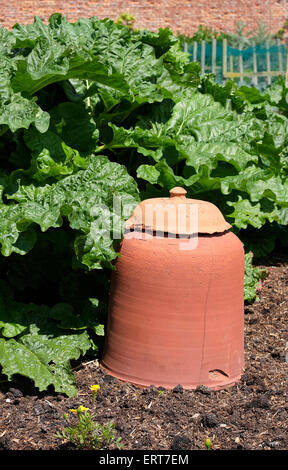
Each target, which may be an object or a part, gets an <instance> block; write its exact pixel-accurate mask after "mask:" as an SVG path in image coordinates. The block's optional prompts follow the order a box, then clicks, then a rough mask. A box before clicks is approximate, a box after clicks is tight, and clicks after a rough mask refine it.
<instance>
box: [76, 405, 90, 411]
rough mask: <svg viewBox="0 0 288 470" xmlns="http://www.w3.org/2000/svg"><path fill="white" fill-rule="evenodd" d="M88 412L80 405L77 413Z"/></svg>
mask: <svg viewBox="0 0 288 470" xmlns="http://www.w3.org/2000/svg"><path fill="white" fill-rule="evenodd" d="M88 410H89V408H85V406H82V405H80V406H79V407H78V410H77V411H79V412H80V413H83V412H84V411H88Z"/></svg>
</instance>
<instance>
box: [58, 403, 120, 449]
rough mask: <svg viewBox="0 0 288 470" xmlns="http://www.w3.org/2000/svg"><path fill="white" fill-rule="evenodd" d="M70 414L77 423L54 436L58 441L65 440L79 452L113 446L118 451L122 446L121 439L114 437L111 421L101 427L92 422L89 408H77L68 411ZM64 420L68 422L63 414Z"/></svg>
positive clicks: (113, 427) (67, 418)
mask: <svg viewBox="0 0 288 470" xmlns="http://www.w3.org/2000/svg"><path fill="white" fill-rule="evenodd" d="M69 411H70V413H73V414H76V415H77V419H78V421H77V422H76V424H73V425H71V426H67V427H65V428H64V429H63V431H62V432H61V433H60V432H57V434H56V436H57V437H58V438H60V439H67V440H68V441H70V442H72V443H73V444H74V445H75V446H76V448H77V449H80V450H84V449H85V450H97V449H103V448H107V447H108V446H109V445H111V444H114V445H116V447H117V448H118V449H121V448H122V447H123V446H122V444H121V438H120V437H118V438H117V437H116V435H115V424H114V423H112V422H111V421H110V422H109V423H107V424H105V425H101V424H99V423H97V422H95V421H94V420H93V416H92V415H91V413H90V411H89V408H86V407H85V406H79V408H77V409H76V410H75V409H70V410H69ZM64 418H65V420H66V421H67V422H69V416H68V415H67V413H65V414H64Z"/></svg>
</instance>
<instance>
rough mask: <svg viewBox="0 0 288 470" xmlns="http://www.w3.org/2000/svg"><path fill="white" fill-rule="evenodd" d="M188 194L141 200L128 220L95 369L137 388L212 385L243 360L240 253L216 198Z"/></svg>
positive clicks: (227, 378)
mask: <svg viewBox="0 0 288 470" xmlns="http://www.w3.org/2000/svg"><path fill="white" fill-rule="evenodd" d="M185 194H186V191H185V190H184V189H183V188H174V189H173V190H171V191H170V198H157V199H148V200H146V201H143V202H141V203H140V204H139V206H138V207H137V208H136V209H135V211H134V213H133V215H132V216H131V217H130V219H129V220H128V221H127V223H126V228H127V233H126V235H125V237H124V240H123V242H122V245H121V255H120V258H119V259H118V260H117V262H116V271H115V272H114V273H113V275H112V282H111V295H110V306H109V315H108V325H107V335H106V344H105V348H104V354H103V358H102V361H101V367H102V368H103V369H104V370H106V372H108V373H109V374H110V375H113V376H115V377H117V378H119V379H121V380H124V381H127V382H132V383H134V384H137V385H139V386H144V387H145V386H149V385H155V386H156V387H157V386H162V387H165V388H167V389H171V388H173V387H175V386H176V385H178V384H181V385H182V386H183V387H184V388H185V389H194V388H196V387H197V386H198V385H201V384H202V385H206V386H208V387H210V388H213V389H218V388H222V387H226V386H230V385H233V384H234V383H235V382H237V381H238V380H239V379H240V377H241V374H242V372H243V368H244V346H243V329H244V328H243V317H244V315H243V309H244V300H243V283H244V252H243V247H242V243H241V242H240V240H239V239H238V238H237V237H236V235H234V234H233V233H232V232H230V231H229V229H230V227H231V226H230V225H229V224H228V223H227V222H226V221H225V219H224V218H223V216H222V214H221V212H220V211H219V210H218V208H217V207H216V206H214V205H213V204H211V203H208V202H204V201H199V200H193V199H188V198H186V197H185ZM184 205H185V206H184ZM186 206H187V207H186ZM159 207H160V209H161V208H162V209H163V211H164V217H163V212H162V216H161V217H158V218H157V217H156V214H157V213H158V212H159ZM180 207H182V208H183V207H186V209H187V211H186V216H185V214H184V216H183V213H182V214H181V216H179V217H178V215H179V214H178V213H177V210H178V209H179V210H180ZM195 208H196V209H198V210H197V211H195ZM174 209H176V218H175V217H172V218H170V221H169V214H170V213H171V212H174V214H175V210H174ZM160 212H161V210H160ZM193 217H194V218H195V219H196V220H197V226H196V229H195V224H194V229H193V223H192V224H190V222H193V220H191V219H192V218H193ZM194 222H195V220H194ZM189 227H190V232H191V233H189ZM191 227H192V229H191ZM197 231H198V239H197V237H196V236H195V235H197V233H196V232H197ZM189 237H190V238H189ZM191 242H192V243H194V245H191V248H189V246H190V245H188V244H189V243H190V244H191ZM195 242H197V243H196V244H195ZM185 244H186V245H185ZM185 246H186V248H187V249H186V248H185Z"/></svg>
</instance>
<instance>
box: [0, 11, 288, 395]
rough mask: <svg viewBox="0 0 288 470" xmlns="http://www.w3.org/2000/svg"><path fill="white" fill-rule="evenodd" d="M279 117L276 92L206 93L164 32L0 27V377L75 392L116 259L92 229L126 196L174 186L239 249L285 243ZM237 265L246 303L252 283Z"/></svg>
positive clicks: (280, 96) (132, 198) (210, 84)
mask: <svg viewBox="0 0 288 470" xmlns="http://www.w3.org/2000/svg"><path fill="white" fill-rule="evenodd" d="M287 112H288V105H287V89H285V87H284V85H283V83H280V82H279V83H277V84H275V85H274V86H273V88H271V89H267V91H266V92H265V93H264V94H260V93H259V92H258V91H257V90H255V89H251V88H247V87H242V88H240V89H238V88H237V87H236V86H235V85H234V84H233V82H228V83H227V84H226V85H225V86H220V85H217V84H216V83H215V81H214V79H213V77H210V76H204V77H200V71H199V66H198V65H197V64H194V63H191V62H190V61H189V57H188V55H187V54H185V53H183V52H182V51H181V45H180V42H179V40H178V39H177V38H176V37H175V36H173V34H172V33H171V32H170V31H169V30H168V29H162V30H160V31H159V33H152V32H149V31H132V30H131V29H130V28H128V27H125V26H122V25H116V24H115V23H113V22H112V21H110V20H107V19H106V20H99V19H98V18H96V17H94V18H90V19H80V20H79V21H77V22H76V23H74V24H72V23H68V22H67V20H66V19H65V18H63V17H62V16H61V15H60V14H55V15H53V16H52V17H51V18H50V20H49V24H48V25H44V24H43V23H42V22H41V20H40V19H39V18H35V22H34V24H32V25H27V26H23V25H19V24H16V25H15V26H14V27H13V29H12V31H7V30H6V29H4V28H1V29H0V195H1V199H0V245H1V257H0V278H1V283H0V292H1V295H0V331H1V333H0V364H1V366H2V373H3V374H6V375H7V376H8V378H9V379H10V378H12V377H13V375H14V374H22V375H24V376H27V377H29V378H31V379H33V380H34V382H35V385H36V386H37V387H38V388H39V390H45V389H47V387H48V386H49V385H52V386H53V387H54V389H55V390H56V391H58V392H62V393H66V394H67V395H69V396H72V395H74V394H75V393H76V386H75V379H74V376H73V373H72V369H71V363H70V361H71V360H72V359H77V358H79V357H80V356H81V355H83V354H97V349H98V347H101V344H102V343H103V335H104V325H105V319H106V308H107V301H108V293H109V275H110V271H109V270H110V269H111V268H113V260H115V258H116V257H117V256H118V248H119V247H118V245H117V241H115V240H113V239H112V237H110V238H107V236H106V233H107V227H106V222H107V220H112V219H114V218H117V217H118V219H119V220H118V222H119V226H120V231H121V227H122V228H123V224H124V221H125V220H126V219H127V218H128V217H129V215H130V213H131V212H132V210H133V208H134V207H135V206H136V205H137V204H138V202H139V201H140V199H143V198H148V197H152V196H161V195H165V196H166V195H167V193H168V191H169V189H171V188H172V187H173V186H179V185H180V186H184V187H185V188H186V189H187V191H188V195H187V196H188V197H193V198H196V199H205V200H208V201H211V202H213V203H214V204H216V205H217V206H218V207H219V209H220V210H221V211H222V212H223V214H224V216H225V217H226V219H227V220H228V221H229V222H230V223H231V224H232V226H233V230H234V232H235V233H237V234H238V235H239V237H240V238H241V239H242V240H243V242H244V244H245V248H246V251H247V253H248V252H249V250H252V251H253V252H254V255H255V256H256V257H257V256H263V255H267V254H268V253H270V252H271V251H272V250H273V248H274V245H275V243H276V241H277V240H279V241H281V242H282V243H284V244H285V243H286V241H287V222H288V211H287V207H288V202H287V201H288V198H287V195H288V182H287V172H288V165H287V143H288V119H287ZM113 196H117V198H118V199H119V200H120V201H121V202H122V203H123V204H124V205H125V207H126V208H127V211H126V212H124V213H123V214H121V217H119V215H118V214H116V213H115V208H114V207H113ZM104 204H105V210H104V209H103V205H104ZM251 262H252V258H251V257H250V256H246V267H247V269H246V274H247V275H246V279H245V296H246V300H247V301H253V299H254V298H255V296H256V286H257V283H258V280H259V278H260V275H261V273H260V272H258V271H255V270H253V269H252V264H251Z"/></svg>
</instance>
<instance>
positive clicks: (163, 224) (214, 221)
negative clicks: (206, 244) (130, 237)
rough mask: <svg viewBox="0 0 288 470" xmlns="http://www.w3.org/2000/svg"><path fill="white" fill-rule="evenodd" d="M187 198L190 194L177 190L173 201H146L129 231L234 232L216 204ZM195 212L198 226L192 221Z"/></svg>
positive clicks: (135, 214)
mask: <svg viewBox="0 0 288 470" xmlns="http://www.w3.org/2000/svg"><path fill="white" fill-rule="evenodd" d="M185 196H186V190H185V189H184V188H181V187H176V188H173V189H171V190H170V197H162V198H152V199H146V200H145V201H142V202H141V203H140V204H139V205H138V206H137V207H136V209H135V210H134V212H133V214H132V216H131V217H130V219H128V221H127V222H126V228H127V229H135V230H141V229H142V228H144V227H145V228H146V229H148V230H152V231H160V232H161V231H162V232H167V233H174V234H192V233H209V234H212V233H222V232H224V231H225V230H229V229H230V228H231V225H230V224H228V222H226V220H225V219H224V217H223V215H222V214H221V212H220V211H219V209H218V208H217V207H216V206H215V205H214V204H212V203H211V202H207V201H201V200H198V199H190V198H186V197H185ZM190 209H192V210H190ZM195 211H197V220H196V225H195V224H193V221H191V219H193V217H195V216H196V212H195ZM191 222H192V223H191ZM191 229H192V230H191Z"/></svg>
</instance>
